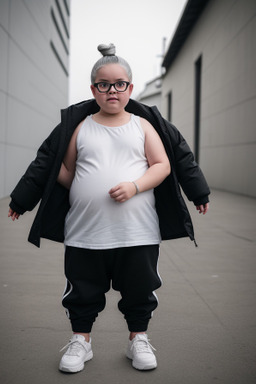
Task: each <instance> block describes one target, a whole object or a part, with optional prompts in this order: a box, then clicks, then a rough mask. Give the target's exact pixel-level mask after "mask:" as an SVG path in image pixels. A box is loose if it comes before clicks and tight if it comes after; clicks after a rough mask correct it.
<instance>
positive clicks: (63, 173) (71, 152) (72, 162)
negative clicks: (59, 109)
mask: <svg viewBox="0 0 256 384" xmlns="http://www.w3.org/2000/svg"><path fill="white" fill-rule="evenodd" d="M82 124H83V121H82V122H81V123H80V124H79V125H78V126H77V127H76V129H75V131H74V133H73V135H72V137H71V140H70V142H69V145H68V149H67V152H66V153H65V156H64V159H63V162H62V164H61V168H60V172H59V175H58V178H57V181H58V182H59V183H60V184H61V185H63V186H64V187H65V188H67V189H70V187H71V184H72V181H73V179H74V176H75V171H76V159H77V148H76V139H77V135H78V132H79V131H80V128H81V126H82Z"/></svg>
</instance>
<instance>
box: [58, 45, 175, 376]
mask: <svg viewBox="0 0 256 384" xmlns="http://www.w3.org/2000/svg"><path fill="white" fill-rule="evenodd" d="M98 49H99V50H100V51H101V52H102V53H103V55H104V56H103V58H102V59H100V60H99V61H98V62H97V63H96V64H95V66H94V68H93V70H92V76H91V77H92V79H91V80H92V85H91V90H92V93H93V96H94V97H95V100H96V102H97V104H98V105H99V107H100V110H99V112H97V113H95V114H94V115H90V116H88V117H86V119H85V120H84V121H82V122H81V123H80V124H79V125H78V127H77V128H76V130H75V132H74V134H73V136H72V138H71V141H70V144H69V146H68V150H67V152H66V155H65V157H64V161H63V163H62V166H61V170H60V174H59V177H58V181H59V183H61V184H62V185H64V186H65V187H67V188H69V187H70V185H71V189H70V204H71V207H70V210H69V213H68V215H67V218H66V227H65V245H66V253H65V263H66V264H65V265H66V270H65V272H66V277H67V281H68V285H67V289H66V293H65V294H64V299H63V305H64V306H65V307H66V308H67V310H68V313H69V317H70V320H71V323H72V329H73V332H74V336H73V338H72V339H71V344H70V345H69V348H68V350H67V352H66V353H65V355H64V356H63V357H62V359H61V362H60V370H62V371H69V372H70V371H71V372H74V371H78V370H81V369H82V368H83V365H84V361H86V360H89V359H90V358H92V352H91V341H90V332H91V328H92V323H93V321H94V320H95V318H96V316H97V314H98V312H99V311H101V310H102V309H103V308H104V306H105V293H106V292H107V291H108V290H109V288H110V281H111V280H112V286H113V288H114V289H116V290H119V291H120V293H121V296H122V299H121V300H120V302H119V304H118V306H119V309H120V310H121V311H122V313H123V314H124V316H125V319H126V321H127V324H128V328H129V330H130V341H129V346H128V352H127V356H128V357H129V358H131V359H132V363H133V366H134V367H135V368H137V369H152V368H155V367H156V365H157V363H156V358H155V356H154V354H153V351H152V347H151V346H150V344H149V342H148V339H147V335H146V330H147V326H148V322H149V319H150V317H151V313H152V311H153V310H154V309H155V308H156V306H157V299H156V297H155V296H154V290H155V289H156V288H158V287H159V286H160V285H161V282H160V278H159V276H158V274H157V260H158V249H159V243H160V241H161V237H160V231H159V225H158V218H157V214H156V210H155V202H154V194H153V189H154V188H155V187H156V186H158V185H159V184H160V183H161V182H162V181H163V180H164V179H165V178H166V177H167V176H168V175H169V174H170V162H169V160H168V157H167V155H166V153H165V149H164V146H163V144H162V141H161V140H160V138H159V136H158V134H157V132H156V131H155V129H154V128H153V127H152V125H151V124H150V123H149V122H148V121H147V120H145V119H143V118H140V117H138V116H135V115H133V114H130V113H128V112H126V111H125V107H126V105H127V104H128V101H129V99H130V96H131V93H132V89H133V84H132V75H131V70H130V67H129V65H128V64H127V62H126V61H124V60H123V59H121V58H119V57H117V56H115V52H114V46H113V45H110V47H109V48H108V47H105V46H99V47H98ZM72 181H73V182H72ZM71 183H72V184H71ZM74 348H75V351H76V354H74V353H73V352H74Z"/></svg>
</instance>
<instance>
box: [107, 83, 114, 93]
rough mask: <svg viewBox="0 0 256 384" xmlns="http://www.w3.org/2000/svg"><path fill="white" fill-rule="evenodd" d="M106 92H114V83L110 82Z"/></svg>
mask: <svg viewBox="0 0 256 384" xmlns="http://www.w3.org/2000/svg"><path fill="white" fill-rule="evenodd" d="M112 88H113V89H112ZM108 92H110V93H113V92H115V93H116V89H115V87H114V84H111V86H110V88H109V90H108Z"/></svg>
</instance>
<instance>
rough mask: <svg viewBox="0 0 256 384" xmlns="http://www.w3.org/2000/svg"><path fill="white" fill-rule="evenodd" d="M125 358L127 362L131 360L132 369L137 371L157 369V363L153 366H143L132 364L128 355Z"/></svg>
mask: <svg viewBox="0 0 256 384" xmlns="http://www.w3.org/2000/svg"><path fill="white" fill-rule="evenodd" d="M126 357H127V358H128V359H129V360H132V366H133V368H135V369H137V370H139V371H150V370H152V369H155V368H156V367H157V363H155V364H148V365H145V364H143V365H142V364H141V365H140V364H136V363H134V361H133V359H132V357H130V356H129V355H126Z"/></svg>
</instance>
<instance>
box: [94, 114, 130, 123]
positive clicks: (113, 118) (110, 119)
mask: <svg viewBox="0 0 256 384" xmlns="http://www.w3.org/2000/svg"><path fill="white" fill-rule="evenodd" d="M93 120H94V121H96V122H97V123H99V124H103V125H108V126H112V127H118V126H121V125H124V124H126V123H128V122H129V121H130V113H128V112H126V111H125V110H123V111H120V112H118V113H107V112H105V111H102V110H100V111H99V112H97V113H95V115H93Z"/></svg>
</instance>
